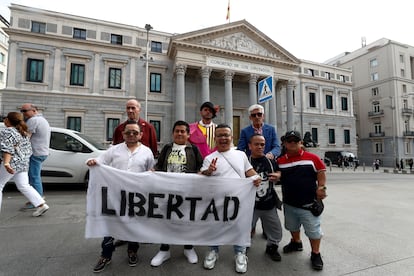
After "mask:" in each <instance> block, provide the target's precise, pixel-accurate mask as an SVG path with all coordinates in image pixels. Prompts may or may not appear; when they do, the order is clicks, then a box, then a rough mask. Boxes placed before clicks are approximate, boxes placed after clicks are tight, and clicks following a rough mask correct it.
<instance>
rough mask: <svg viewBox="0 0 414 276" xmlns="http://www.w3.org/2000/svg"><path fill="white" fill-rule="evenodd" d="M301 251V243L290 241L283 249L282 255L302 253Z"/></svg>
mask: <svg viewBox="0 0 414 276" xmlns="http://www.w3.org/2000/svg"><path fill="white" fill-rule="evenodd" d="M302 250H303V245H302V242H294V241H292V240H291V241H290V243H289V244H288V245H286V246H285V247H283V253H290V252H295V251H302Z"/></svg>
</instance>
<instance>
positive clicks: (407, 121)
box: [404, 120, 410, 131]
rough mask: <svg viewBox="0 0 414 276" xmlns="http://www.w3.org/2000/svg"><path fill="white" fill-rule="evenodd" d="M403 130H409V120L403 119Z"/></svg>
mask: <svg viewBox="0 0 414 276" xmlns="http://www.w3.org/2000/svg"><path fill="white" fill-rule="evenodd" d="M404 130H405V131H409V130H410V121H409V120H405V121H404Z"/></svg>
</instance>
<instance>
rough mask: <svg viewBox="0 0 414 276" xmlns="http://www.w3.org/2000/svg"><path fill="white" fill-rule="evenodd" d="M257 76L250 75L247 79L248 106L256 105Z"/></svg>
mask: <svg viewBox="0 0 414 276" xmlns="http://www.w3.org/2000/svg"><path fill="white" fill-rule="evenodd" d="M257 78H258V77H257V75H256V74H250V78H249V106H250V105H253V104H257Z"/></svg>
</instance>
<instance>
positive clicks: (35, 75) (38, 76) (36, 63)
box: [26, 58, 44, 82]
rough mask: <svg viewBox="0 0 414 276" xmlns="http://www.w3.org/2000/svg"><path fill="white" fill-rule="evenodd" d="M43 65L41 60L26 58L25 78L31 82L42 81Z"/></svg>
mask: <svg viewBox="0 0 414 276" xmlns="http://www.w3.org/2000/svg"><path fill="white" fill-rule="evenodd" d="M43 66H44V61H43V60H40V59H32V58H28V59H27V71H26V80H27V81H32V82H43Z"/></svg>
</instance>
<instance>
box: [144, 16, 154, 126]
mask: <svg viewBox="0 0 414 276" xmlns="http://www.w3.org/2000/svg"><path fill="white" fill-rule="evenodd" d="M145 30H147V49H146V55H145V121H147V120H148V82H149V80H148V61H149V57H148V55H149V31H150V30H152V26H151V25H150V24H145Z"/></svg>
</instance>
